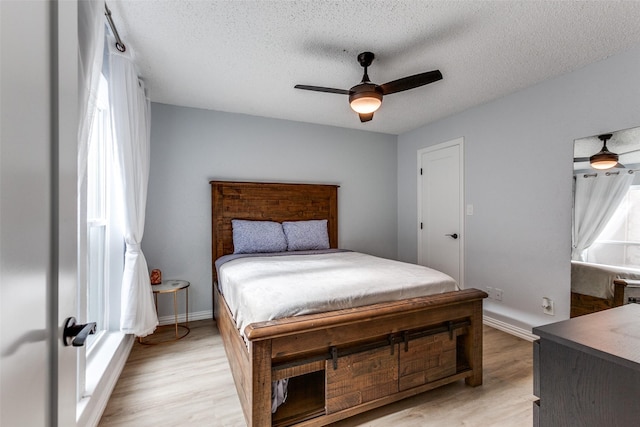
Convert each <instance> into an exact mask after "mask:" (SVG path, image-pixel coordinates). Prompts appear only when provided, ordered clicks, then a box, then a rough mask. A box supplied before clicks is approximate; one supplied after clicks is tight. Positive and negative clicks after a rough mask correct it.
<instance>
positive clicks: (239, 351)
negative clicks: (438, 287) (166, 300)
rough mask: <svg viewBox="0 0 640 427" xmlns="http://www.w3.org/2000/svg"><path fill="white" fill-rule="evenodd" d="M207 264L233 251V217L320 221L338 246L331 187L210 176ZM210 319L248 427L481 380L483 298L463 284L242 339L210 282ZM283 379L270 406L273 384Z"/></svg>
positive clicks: (281, 324)
mask: <svg viewBox="0 0 640 427" xmlns="http://www.w3.org/2000/svg"><path fill="white" fill-rule="evenodd" d="M210 184H211V200H212V263H215V260H216V259H217V258H218V257H220V256H222V255H225V254H228V253H232V252H233V239H232V229H231V220H232V219H234V218H238V219H250V220H251V219H252V220H258V219H260V220H273V221H286V220H306V219H327V220H328V227H329V240H330V246H331V247H332V248H336V247H337V245H338V224H337V218H338V216H337V212H338V210H337V190H338V186H336V185H315V184H273V183H255V182H226V181H211V182H210ZM213 281H214V284H213V295H214V316H215V318H216V321H217V325H218V329H219V331H220V335H221V336H222V339H223V342H224V346H225V351H226V353H227V358H228V359H229V365H230V366H231V370H232V373H233V378H234V381H235V384H236V389H237V392H238V396H239V398H240V402H241V405H242V409H243V411H244V416H245V419H246V421H247V425H249V426H252V427H258V426H259V427H267V426H269V427H270V426H289V425H296V426H322V425H327V424H330V423H332V422H336V421H338V420H341V419H344V418H347V417H350V416H352V415H355V414H358V413H362V412H365V411H368V410H370V409H373V408H376V407H379V406H382V405H386V404H388V403H391V402H395V401H397V400H400V399H404V398H407V397H409V396H413V395H416V394H418V393H422V392H424V391H427V390H431V389H433V388H436V387H440V386H442V385H444V384H448V383H451V382H454V381H459V380H462V379H464V380H465V382H466V383H467V384H468V385H470V386H478V385H481V384H482V300H483V299H484V298H486V297H487V294H486V293H485V292H482V291H479V290H476V289H466V290H462V291H456V292H448V293H444V294H438V295H434V296H427V297H419V298H412V299H407V300H402V301H394V302H386V303H380V304H374V305H368V306H364V307H358V308H352V309H346V310H339V311H332V312H326V313H319V314H311V315H304V316H296V317H290V318H285V319H280V320H273V321H267V322H261V323H253V324H251V325H248V326H247V327H246V328H245V336H246V338H247V342H245V341H244V340H243V338H242V337H241V336H240V334H239V332H238V330H237V328H236V326H235V322H234V320H233V318H232V317H231V313H230V312H229V309H228V307H227V304H226V302H225V300H224V298H223V297H222V295H220V293H219V291H218V287H217V277H216V269H215V265H214V266H213ZM285 378H289V387H288V389H289V396H288V398H287V401H286V402H285V403H284V404H283V405H282V406H280V407H279V408H278V410H277V411H276V413H275V414H272V413H271V383H272V381H275V380H278V379H285Z"/></svg>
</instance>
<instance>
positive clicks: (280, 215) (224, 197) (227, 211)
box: [209, 181, 339, 280]
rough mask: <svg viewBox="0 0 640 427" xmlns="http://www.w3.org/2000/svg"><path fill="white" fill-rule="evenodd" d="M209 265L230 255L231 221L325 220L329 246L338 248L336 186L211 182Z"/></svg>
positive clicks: (214, 275) (214, 274) (231, 251)
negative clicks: (223, 256)
mask: <svg viewBox="0 0 640 427" xmlns="http://www.w3.org/2000/svg"><path fill="white" fill-rule="evenodd" d="M209 183H210V184H211V262H212V267H213V277H214V280H215V278H216V269H215V261H216V259H218V258H219V257H221V256H222V255H226V254H230V253H233V233H232V229H231V220H232V219H249V220H261V221H278V222H282V221H301V220H310V219H326V220H328V224H327V227H328V231H329V245H330V246H331V247H332V248H337V247H338V187H339V186H338V185H323V184H282V183H266V182H231V181H210V182H209Z"/></svg>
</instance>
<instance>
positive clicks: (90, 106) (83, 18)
mask: <svg viewBox="0 0 640 427" xmlns="http://www.w3.org/2000/svg"><path fill="white" fill-rule="evenodd" d="M78 45H79V46H78V96H79V98H80V99H79V110H80V111H79V113H80V114H79V115H80V120H79V124H78V186H79V187H81V186H82V185H84V182H85V180H86V171H87V153H88V151H89V135H90V134H91V133H90V132H91V126H92V125H93V117H94V113H95V110H96V105H97V103H98V84H99V83H100V74H101V71H102V57H103V53H104V1H103V0H96V1H89V0H87V1H80V2H78ZM80 194H81V193H80Z"/></svg>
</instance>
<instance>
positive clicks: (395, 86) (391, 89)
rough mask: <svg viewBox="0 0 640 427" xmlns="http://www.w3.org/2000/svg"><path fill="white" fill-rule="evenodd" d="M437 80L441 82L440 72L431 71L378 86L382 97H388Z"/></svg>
mask: <svg viewBox="0 0 640 427" xmlns="http://www.w3.org/2000/svg"><path fill="white" fill-rule="evenodd" d="M438 80H442V73H441V72H440V70H433V71H427V72H426V73H421V74H415V75H413V76H409V77H403V78H401V79H398V80H394V81H392V82H389V83H385V84H383V85H380V88H382V94H383V95H389V94H391V93H396V92H402V91H403V90H409V89H413V88H416V87H420V86H424V85H426V84H429V83H433V82H437V81H438Z"/></svg>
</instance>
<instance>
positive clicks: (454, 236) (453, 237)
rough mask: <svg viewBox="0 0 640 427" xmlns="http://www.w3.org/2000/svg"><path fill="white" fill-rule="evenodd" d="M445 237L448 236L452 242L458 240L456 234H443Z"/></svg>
mask: <svg viewBox="0 0 640 427" xmlns="http://www.w3.org/2000/svg"><path fill="white" fill-rule="evenodd" d="M445 236H449V237H451V238H452V239H454V240H455V239H457V238H458V233H453V234H445Z"/></svg>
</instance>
